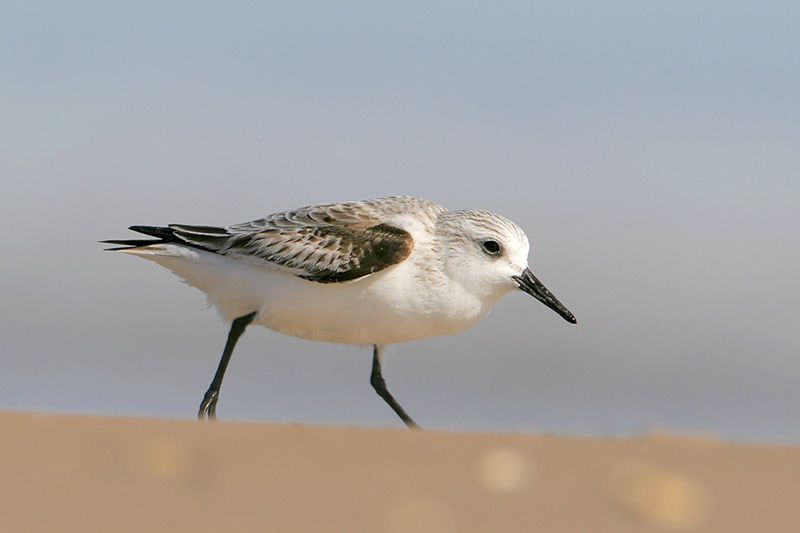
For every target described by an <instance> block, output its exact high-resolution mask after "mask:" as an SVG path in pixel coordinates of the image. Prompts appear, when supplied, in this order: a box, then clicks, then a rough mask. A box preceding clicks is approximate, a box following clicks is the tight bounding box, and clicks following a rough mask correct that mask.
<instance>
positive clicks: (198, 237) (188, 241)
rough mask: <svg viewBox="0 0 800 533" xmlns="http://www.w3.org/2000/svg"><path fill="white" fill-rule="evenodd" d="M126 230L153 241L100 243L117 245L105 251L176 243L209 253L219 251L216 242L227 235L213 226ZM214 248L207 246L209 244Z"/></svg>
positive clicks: (222, 239)
mask: <svg viewBox="0 0 800 533" xmlns="http://www.w3.org/2000/svg"><path fill="white" fill-rule="evenodd" d="M128 229H130V230H133V231H135V232H137V233H142V234H144V235H148V236H150V237H155V239H112V240H107V241H100V242H102V243H105V244H117V245H119V246H117V247H114V248H106V251H111V252H114V251H120V250H131V249H133V248H142V247H144V246H150V245H153V244H164V243H170V242H174V243H178V244H183V245H186V246H191V247H193V248H199V249H201V250H207V251H209V252H213V251H215V249H219V247H220V243H218V242H217V241H222V242H223V243H224V240H226V239H227V238H228V237H229V235H228V233H227V232H226V231H225V229H224V228H216V227H213V226H188V225H178V224H176V225H171V226H169V227H163V226H130V227H129V228H128ZM212 242H213V243H214V244H216V246H209V244H211V243H212Z"/></svg>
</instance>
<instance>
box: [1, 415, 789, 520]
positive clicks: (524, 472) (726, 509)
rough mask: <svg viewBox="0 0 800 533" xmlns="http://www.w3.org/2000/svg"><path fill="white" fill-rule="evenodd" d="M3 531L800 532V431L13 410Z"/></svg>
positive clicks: (5, 421) (4, 457) (6, 440)
mask: <svg viewBox="0 0 800 533" xmlns="http://www.w3.org/2000/svg"><path fill="white" fill-rule="evenodd" d="M0 474H1V475H2V477H1V478H0V479H2V485H0V531H3V532H5V531H9V532H21V531H80V532H86V531H137V532H142V531H145V532H149V531H192V532H196V531H202V530H222V531H270V532H273V531H274V532H282V531H286V532H294V531H315V532H400V531H403V532H406V531H407V532H429V531H436V532H461V531H469V532H471V531H474V532H509V531H559V532H561V531H565V532H570V531H574V532H589V531H613V532H626V531H720V532H734V531H748V532H756V531H758V532H761V531H766V532H777V531H787V532H789V531H800V447H783V446H765V445H745V444H729V443H724V442H718V441H714V440H711V439H701V438H681V437H673V436H664V435H650V436H646V437H642V438H637V439H594V438H574V437H556V436H536V435H514V434H505V435H503V434H471V433H455V432H436V431H425V432H411V431H407V430H405V429H396V430H395V429H361V428H346V427H335V428H323V427H308V426H300V425H268V424H246V423H225V422H220V423H216V424H208V423H205V424H201V423H198V422H195V421H191V420H185V421H172V420H143V419H126V418H103V417H85V416H63V415H42V414H30V413H0Z"/></svg>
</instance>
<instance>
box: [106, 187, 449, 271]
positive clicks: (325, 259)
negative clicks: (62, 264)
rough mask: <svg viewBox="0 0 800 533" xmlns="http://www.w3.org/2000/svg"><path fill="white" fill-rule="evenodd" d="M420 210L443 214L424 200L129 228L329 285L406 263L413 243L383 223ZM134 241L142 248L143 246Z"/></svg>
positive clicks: (390, 200)
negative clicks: (218, 223) (223, 222)
mask: <svg viewBox="0 0 800 533" xmlns="http://www.w3.org/2000/svg"><path fill="white" fill-rule="evenodd" d="M420 208H423V209H424V210H425V211H427V212H428V213H429V214H430V215H431V217H434V216H435V215H436V214H438V213H439V212H441V211H444V208H442V207H441V206H438V205H437V204H434V203H433V202H428V201H427V200H421V199H416V198H410V197H396V198H386V199H382V200H368V201H364V202H344V203H339V204H324V205H315V206H309V207H303V208H300V209H294V210H291V211H285V212H282V213H276V214H274V215H270V216H268V217H265V218H262V219H258V220H253V221H251V222H246V223H243V224H236V225H233V226H228V227H225V228H220V227H213V226H191V225H182V224H173V225H170V226H169V228H153V227H149V226H134V227H132V228H131V229H134V230H135V231H139V232H140V233H145V234H148V235H151V236H154V237H159V238H160V239H162V242H164V241H171V242H178V243H183V244H187V245H190V246H193V247H196V248H201V249H203V250H207V251H210V252H214V253H217V254H220V255H225V256H228V257H231V258H236V259H241V260H246V261H251V262H259V261H264V262H268V263H273V264H276V265H280V266H283V267H286V268H288V269H292V270H293V271H294V272H293V273H294V274H295V275H297V276H299V277H302V278H304V279H308V280H310V281H315V282H319V283H334V282H343V281H350V280H354V279H358V278H360V277H363V276H366V275H369V274H372V273H374V272H379V271H381V270H383V269H385V268H387V267H389V266H391V265H395V264H398V263H400V262H402V261H403V260H405V259H406V258H407V257H408V256H409V254H411V251H412V250H413V248H414V240H413V238H412V237H411V235H410V234H409V233H408V232H407V231H405V230H403V229H401V228H399V227H397V226H395V225H393V224H391V223H387V222H384V220H385V219H386V218H387V216H389V215H392V214H398V213H400V214H402V213H403V212H410V211H416V210H418V209H420ZM116 242H117V243H119V244H122V243H123V241H116ZM131 242H133V241H131ZM136 242H137V244H138V245H140V246H141V245H142V241H136ZM150 244H152V242H151V243H150Z"/></svg>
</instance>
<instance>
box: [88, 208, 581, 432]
mask: <svg viewBox="0 0 800 533" xmlns="http://www.w3.org/2000/svg"><path fill="white" fill-rule="evenodd" d="M130 229H131V230H133V231H135V232H138V233H142V234H144V235H147V236H149V237H151V238H150V239H131V240H109V241H103V242H106V243H110V244H115V245H118V247H115V248H109V250H115V251H121V252H125V253H128V254H132V255H136V256H139V257H143V258H145V259H149V260H151V261H155V262H156V263H158V264H159V265H161V266H164V267H166V268H168V269H170V270H171V271H172V272H174V273H175V274H177V275H178V276H180V277H181V278H183V279H184V280H185V281H186V282H187V283H188V284H189V285H192V286H193V287H196V288H198V289H200V290H201V291H203V292H204V293H206V295H207V296H208V301H209V302H210V303H211V304H212V305H213V306H215V307H216V308H217V309H218V310H219V312H220V314H221V315H222V317H223V318H224V319H226V320H227V321H230V322H231V328H230V332H229V333H228V339H227V342H226V344H225V349H224V351H223V353H222V358H221V360H220V363H219V366H218V368H217V371H216V374H215V375H214V379H213V380H212V382H211V385H210V387H209V388H208V390H207V391H206V393H205V395H204V396H203V400H202V402H201V404H200V409H199V412H198V415H197V416H198V419H201V420H202V419H206V418H207V419H210V420H213V419H216V407H217V402H218V400H219V392H220V387H221V386H222V379H223V377H224V376H225V370H226V368H227V367H228V362H229V361H230V358H231V354H232V353H233V350H234V348H235V346H236V342H237V341H238V339H239V337H240V336H241V335H242V333H244V330H245V329H246V328H247V326H249V325H250V324H258V325H262V326H265V327H267V328H269V329H272V330H275V331H278V332H280V333H284V334H286V335H292V336H294V337H300V338H303V339H310V340H316V341H327V342H336V343H344V344H358V345H372V347H373V356H372V373H371V376H370V383H371V385H372V387H373V388H374V389H375V391H376V392H377V393H378V394H379V395H380V396H381V398H383V399H384V400H385V401H386V403H387V404H388V405H389V406H390V407H391V408H392V409H393V410H394V412H395V413H396V414H397V415H398V416H399V417H400V418H401V419H402V420H403V422H405V424H406V425H407V426H408V427H409V428H418V427H419V426H418V425H417V424H416V423H415V422H414V420H413V419H412V418H411V417H410V416H409V415H408V413H407V412H406V411H405V409H403V408H402V407H401V405H400V404H399V403H398V402H397V400H395V398H394V397H393V396H392V395H391V394H390V393H389V390H388V389H387V387H386V382H385V380H384V378H383V374H382V371H381V356H382V353H383V350H384V348H385V347H386V346H387V345H389V344H394V343H398V342H403V341H408V340H412V339H421V338H425V337H432V336H436V335H444V334H454V333H459V332H461V331H464V330H465V329H467V328H469V327H471V326H473V325H474V324H476V323H477V322H478V321H479V320H480V319H481V318H483V317H484V316H486V313H488V312H489V310H490V309H491V307H492V306H493V305H494V303H495V302H497V301H498V300H499V299H500V297H502V296H503V295H504V294H506V293H508V292H510V291H512V290H522V291H524V292H526V293H528V294H530V295H531V296H533V297H534V298H536V299H538V300H539V301H541V302H542V303H544V304H545V305H546V306H547V307H549V308H550V309H552V310H553V311H555V312H556V313H558V314H559V315H561V316H562V317H563V318H564V319H565V320H567V321H568V322H571V323H573V324H575V323H576V322H577V321H576V320H575V317H574V316H573V314H572V313H571V312H569V310H568V309H567V308H566V307H565V306H564V305H563V304H562V303H561V302H559V301H558V299H556V297H555V296H553V295H552V294H551V293H550V291H549V290H547V288H546V287H545V286H544V285H543V284H542V283H541V282H540V281H539V280H538V279H537V278H536V276H534V275H533V273H532V272H531V270H530V268H529V267H528V252H529V249H530V245H529V243H528V238H527V236H526V235H525V233H524V232H523V231H522V229H520V228H519V226H517V225H516V224H514V223H513V222H511V221H510V220H508V219H506V218H504V217H502V216H500V215H497V214H495V213H492V212H490V211H484V210H480V209H465V210H459V211H449V210H447V209H445V208H444V207H442V206H440V205H439V204H436V203H434V202H431V201H429V200H425V199H422V198H414V197H410V196H394V197H389V198H379V199H375V200H365V201H360V202H341V203H329V204H319V205H312V206H308V207H301V208H299V209H293V210H290V211H284V212H281V213H276V214H273V215H270V216H267V217H265V218H261V219H258V220H253V221H251V222H245V223H243V224H235V225H232V226H225V227H216V226H194V225H185V224H171V225H169V226H166V227H160V226H131V227H130Z"/></svg>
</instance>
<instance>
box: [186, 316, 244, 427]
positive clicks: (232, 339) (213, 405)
mask: <svg viewBox="0 0 800 533" xmlns="http://www.w3.org/2000/svg"><path fill="white" fill-rule="evenodd" d="M256 314H257V312H256V311H253V312H252V313H250V314H249V315H244V316H240V317H239V318H237V319H236V320H234V321H233V323H232V324H231V330H230V332H229V333H228V342H226V343H225V350H224V351H223V352H222V359H220V361H219V366H218V367H217V373H216V374H214V380H213V381H212V382H211V386H210V387H208V390H207V391H206V393H205V395H204V396H203V401H202V402H201V403H200V410H199V411H198V412H197V419H198V420H205V419H206V418H208V419H209V420H216V419H217V401H218V400H219V389H220V387H221V386H222V378H224V377H225V370H226V369H227V368H228V362H229V361H230V360H231V354H232V353H233V349H234V348H235V347H236V341H238V340H239V337H241V336H242V333H244V330H245V328H247V326H248V325H249V324H250V322H252V321H253V319H254V318H255V317H256Z"/></svg>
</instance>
